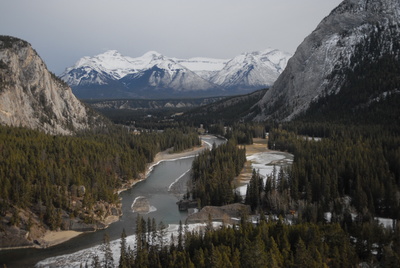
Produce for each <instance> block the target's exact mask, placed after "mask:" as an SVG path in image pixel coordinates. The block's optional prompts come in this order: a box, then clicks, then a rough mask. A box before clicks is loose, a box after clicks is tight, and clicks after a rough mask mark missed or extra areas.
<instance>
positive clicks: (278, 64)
mask: <svg viewBox="0 0 400 268" xmlns="http://www.w3.org/2000/svg"><path fill="white" fill-rule="evenodd" d="M290 57H291V55H290V54H289V53H285V52H282V51H279V50H276V49H275V50H273V49H268V50H265V51H261V52H252V53H244V54H242V55H239V56H237V57H235V58H233V59H232V60H230V61H229V62H227V63H226V65H225V66H224V68H223V69H222V70H220V71H219V72H218V73H216V74H215V75H214V76H212V77H211V81H212V82H213V83H215V84H217V85H220V86H222V87H224V88H229V89H245V90H246V89H249V88H252V89H260V88H265V87H269V86H271V85H273V84H274V82H275V80H276V79H277V78H278V76H279V75H280V74H281V73H282V71H283V70H284V69H285V67H286V64H287V61H288V59H289V58H290Z"/></svg>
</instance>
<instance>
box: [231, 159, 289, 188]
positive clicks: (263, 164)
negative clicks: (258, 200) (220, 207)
mask: <svg viewBox="0 0 400 268" xmlns="http://www.w3.org/2000/svg"><path fill="white" fill-rule="evenodd" d="M247 160H248V161H251V167H252V169H255V170H256V171H258V172H259V173H260V175H261V176H263V177H264V184H265V182H266V180H267V177H268V176H269V175H271V174H272V173H273V171H274V166H275V167H276V172H277V173H278V172H279V166H285V165H289V164H292V163H293V155H291V154H288V153H283V152H262V153H257V154H253V155H250V156H248V157H247ZM237 191H239V193H240V195H242V196H245V195H246V191H247V184H246V185H243V186H240V187H238V188H237Z"/></svg>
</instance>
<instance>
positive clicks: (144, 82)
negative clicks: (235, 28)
mask: <svg viewBox="0 0 400 268" xmlns="http://www.w3.org/2000/svg"><path fill="white" fill-rule="evenodd" d="M290 57H291V55H290V54H289V53H286V52H282V51H279V50H276V49H267V50H264V51H259V52H252V53H244V54H242V55H239V56H237V57H234V58H233V59H229V60H227V59H213V58H191V59H177V58H170V57H166V56H164V55H162V54H160V53H158V52H155V51H149V52H147V53H145V54H144V55H143V56H141V57H137V58H132V57H128V56H123V55H121V54H120V53H119V52H118V51H116V50H110V51H107V52H105V53H102V54H99V55H96V56H94V57H83V58H81V59H79V60H78V61H77V62H76V64H75V65H74V66H72V67H69V68H67V69H66V70H65V71H64V72H63V73H62V74H61V75H60V78H61V79H63V80H64V81H65V82H66V83H68V84H69V85H70V86H71V87H72V89H73V92H74V94H75V95H76V96H77V97H78V98H86V99H101V98H165V97H167V98H171V97H200V96H216V95H235V94H240V93H248V92H251V91H254V90H257V89H261V88H266V87H269V86H271V85H272V84H273V83H274V82H275V80H276V79H277V78H278V76H279V75H280V73H281V72H282V71H283V70H284V68H285V66H286V64H287V61H288V59H289V58H290Z"/></svg>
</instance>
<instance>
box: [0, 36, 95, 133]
mask: <svg viewBox="0 0 400 268" xmlns="http://www.w3.org/2000/svg"><path fill="white" fill-rule="evenodd" d="M96 120H98V116H96V115H94V114H93V113H91V112H90V111H89V109H88V108H86V107H85V106H84V105H83V104H82V103H81V102H80V101H79V100H78V99H77V98H76V97H75V96H74V95H73V94H72V91H71V89H70V88H69V87H68V85H67V84H65V83H64V82H63V81H61V80H60V79H58V78H57V77H56V76H55V75H54V74H52V73H50V72H49V71H48V70H47V67H46V65H45V63H44V62H43V61H42V59H41V58H40V57H39V56H38V54H37V53H36V51H35V50H34V49H33V48H32V47H31V45H30V44H29V43H28V42H26V41H23V40H20V39H18V38H14V37H10V36H0V123H1V124H4V125H10V126H23V127H28V128H32V129H39V130H42V131H45V132H46V133H49V134H72V133H74V132H75V131H77V130H82V129H87V128H89V127H90V125H91V124H95V122H96Z"/></svg>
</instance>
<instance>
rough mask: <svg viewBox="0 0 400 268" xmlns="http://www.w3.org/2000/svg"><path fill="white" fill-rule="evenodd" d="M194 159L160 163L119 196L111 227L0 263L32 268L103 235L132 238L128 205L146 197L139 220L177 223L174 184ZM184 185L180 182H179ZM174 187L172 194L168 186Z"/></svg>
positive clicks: (10, 254)
mask: <svg viewBox="0 0 400 268" xmlns="http://www.w3.org/2000/svg"><path fill="white" fill-rule="evenodd" d="M202 139H203V140H204V141H205V142H206V143H207V144H208V145H209V146H211V145H212V144H213V143H215V144H216V145H219V144H221V143H223V142H225V140H222V139H219V138H216V137H212V136H206V137H203V138H202ZM193 159H194V156H191V157H186V158H181V159H175V160H167V161H162V162H160V163H159V164H158V165H156V166H155V167H154V168H153V170H152V171H151V172H150V174H149V176H148V177H147V179H146V180H143V181H141V182H139V183H137V184H136V185H135V186H134V187H132V188H131V189H128V190H126V191H124V192H121V193H120V197H121V198H122V211H123V215H122V217H121V218H120V220H119V221H117V222H115V223H113V224H111V225H110V226H109V227H108V228H107V229H105V230H99V231H96V232H91V233H84V234H81V235H79V236H77V237H75V238H73V239H71V240H68V241H67V242H64V243H62V244H59V245H56V246H53V247H50V248H46V249H35V248H28V249H16V250H2V251H0V264H1V266H3V264H6V265H7V267H8V268H10V267H11V268H12V267H33V266H34V265H35V264H36V263H38V262H39V261H41V260H44V259H46V258H49V257H54V256H59V255H64V254H70V253H73V252H76V251H79V250H82V249H85V248H89V247H93V246H95V245H98V244H101V243H102V241H103V237H104V234H105V233H107V234H108V235H109V237H110V240H114V239H117V238H120V236H121V233H122V230H123V229H125V232H126V234H127V235H132V234H133V233H134V231H135V223H136V218H137V216H138V213H134V212H133V211H132V208H131V206H132V203H133V202H134V200H135V199H136V198H137V197H140V196H142V197H144V198H146V199H147V200H148V201H149V203H150V206H151V207H152V208H153V210H152V212H150V213H148V214H146V215H143V217H145V218H147V217H150V218H154V219H155V220H156V222H160V221H162V222H163V223H164V224H165V225H167V224H171V223H179V221H180V220H182V221H185V219H186V217H187V213H186V212H180V211H179V210H178V206H177V205H176V202H177V201H178V200H179V199H178V198H179V196H178V195H177V194H176V188H179V187H176V183H175V184H174V182H176V181H177V179H178V178H179V181H180V182H182V181H183V182H184V181H185V180H187V179H188V178H189V173H190V172H188V171H189V170H190V168H191V166H192V162H193ZM179 184H180V185H184V183H179ZM171 185H174V186H173V188H174V191H173V192H174V193H172V192H171V191H169V190H171V189H170V186H171ZM180 192H181V193H182V194H184V193H185V192H186V190H185V189H184V187H180Z"/></svg>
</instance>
